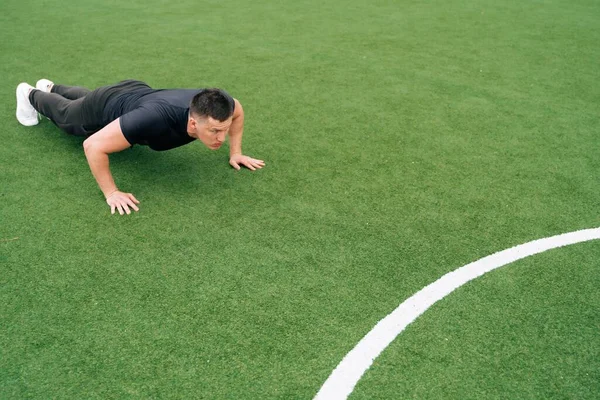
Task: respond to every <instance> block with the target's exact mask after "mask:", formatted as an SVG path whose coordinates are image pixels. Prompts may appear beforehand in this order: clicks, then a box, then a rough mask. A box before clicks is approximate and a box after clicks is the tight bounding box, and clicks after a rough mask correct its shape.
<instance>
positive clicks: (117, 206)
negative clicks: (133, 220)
mask: <svg viewBox="0 0 600 400" xmlns="http://www.w3.org/2000/svg"><path fill="white" fill-rule="evenodd" d="M106 203H107V204H108V205H109V206H110V213H111V214H114V213H115V210H119V214H121V215H123V214H125V213H127V214H131V210H130V209H129V207H131V208H133V209H134V210H135V211H139V210H140V209H139V208H138V207H137V206H136V204H140V202H139V201H138V199H136V198H135V197H134V196H133V195H132V194H131V193H124V192H121V191H119V190H117V191H115V192H112V193H111V194H110V195H108V197H107V198H106Z"/></svg>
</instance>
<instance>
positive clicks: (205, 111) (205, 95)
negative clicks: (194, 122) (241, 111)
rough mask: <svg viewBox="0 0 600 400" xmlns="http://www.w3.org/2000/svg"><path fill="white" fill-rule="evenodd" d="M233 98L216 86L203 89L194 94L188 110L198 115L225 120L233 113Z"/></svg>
mask: <svg viewBox="0 0 600 400" xmlns="http://www.w3.org/2000/svg"><path fill="white" fill-rule="evenodd" d="M233 108H234V102H233V98H232V97H231V96H230V95H229V94H228V93H227V92H226V91H224V90H222V89H217V88H210V89H203V90H201V91H200V93H198V94H197V95H195V96H194V98H193V99H192V103H191V104H190V112H192V113H194V114H196V115H198V116H200V117H211V118H214V119H216V120H218V121H225V120H226V119H227V118H229V117H231V116H232V115H233Z"/></svg>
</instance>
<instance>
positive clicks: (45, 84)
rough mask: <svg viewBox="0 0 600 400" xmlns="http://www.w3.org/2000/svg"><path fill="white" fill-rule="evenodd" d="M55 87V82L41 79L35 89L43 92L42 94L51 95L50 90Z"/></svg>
mask: <svg viewBox="0 0 600 400" xmlns="http://www.w3.org/2000/svg"><path fill="white" fill-rule="evenodd" d="M53 85H54V82H52V81H51V80H49V79H40V80H39V81H37V83H36V84H35V88H36V89H38V90H41V91H42V92H46V93H50V88H51V87H52V86H53Z"/></svg>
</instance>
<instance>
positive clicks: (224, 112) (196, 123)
mask: <svg viewBox="0 0 600 400" xmlns="http://www.w3.org/2000/svg"><path fill="white" fill-rule="evenodd" d="M233 108H234V101H233V98H232V97H231V96H229V95H228V94H227V92H225V91H224V90H221V89H204V90H202V91H200V93H198V94H197V95H195V96H194V98H193V99H192V103H191V104H190V115H189V119H188V126H187V131H188V134H189V135H190V136H191V137H194V138H196V139H199V140H200V141H202V143H204V144H205V145H206V147H208V148H209V149H212V150H217V149H218V148H219V147H221V145H222V144H223V142H225V139H226V136H227V132H228V131H229V127H230V126H231V121H232V117H233Z"/></svg>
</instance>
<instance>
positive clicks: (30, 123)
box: [15, 83, 40, 126]
mask: <svg viewBox="0 0 600 400" xmlns="http://www.w3.org/2000/svg"><path fill="white" fill-rule="evenodd" d="M21 85H22V83H21V84H19V86H17V90H16V95H17V112H16V113H15V114H16V117H17V121H19V123H20V124H21V125H24V126H34V125H37V124H38V123H39V122H40V121H38V118H37V115H36V116H35V118H23V117H22V116H19V109H20V108H21V107H19V105H20V103H23V102H27V103H29V100H28V99H25V98H23V95H22V94H21V93H20V90H19V88H20V87H21ZM25 96H27V95H26V94H25ZM29 105H30V106H31V103H30V104H29ZM32 108H33V107H32ZM34 110H35V109H34Z"/></svg>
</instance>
